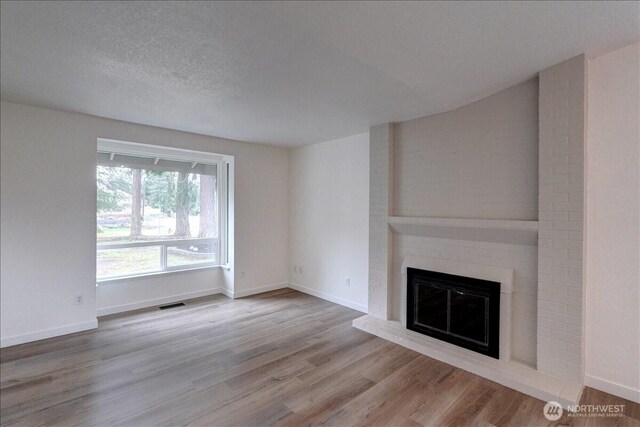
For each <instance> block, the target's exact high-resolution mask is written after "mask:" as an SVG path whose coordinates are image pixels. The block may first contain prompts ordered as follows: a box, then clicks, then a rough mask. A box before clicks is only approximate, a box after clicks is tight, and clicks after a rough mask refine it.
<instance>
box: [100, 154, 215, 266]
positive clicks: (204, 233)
mask: <svg viewBox="0 0 640 427" xmlns="http://www.w3.org/2000/svg"><path fill="white" fill-rule="evenodd" d="M103 157H105V156H103ZM105 158H106V159H109V156H106V157H105ZM115 160H118V156H115ZM115 160H114V161H113V162H111V163H110V164H109V165H106V164H105V162H106V161H107V160H105V159H103V162H102V164H100V165H99V166H98V167H97V171H96V172H97V181H96V182H97V222H96V224H97V227H96V230H97V242H98V245H101V244H103V245H104V244H108V243H114V244H119V243H133V242H135V243H140V242H149V245H150V246H149V247H142V246H140V247H136V248H129V249H100V250H98V251H97V266H98V267H97V277H98V278H106V277H116V276H128V275H136V274H141V273H148V272H157V271H163V270H164V269H165V268H173V267H179V266H185V267H188V266H190V265H195V266H197V265H198V264H203V263H219V260H220V255H219V242H218V240H217V239H218V238H219V232H218V230H219V221H218V218H219V212H218V209H219V208H218V206H219V203H218V194H217V188H218V181H217V167H216V165H202V164H190V163H184V162H183V163H181V164H180V165H178V166H180V167H177V166H176V165H174V164H173V163H176V162H173V163H168V161H164V160H163V161H160V162H159V163H158V164H157V165H156V164H155V163H154V162H155V161H154V159H151V162H146V163H144V162H139V163H138V164H134V163H131V162H129V163H126V162H125V164H124V165H122V166H118V165H117V162H115ZM147 160H149V159H147ZM163 162H164V163H163ZM192 165H193V167H191V166H192ZM168 166H171V167H175V168H174V169H173V170H171V169H167V167H168ZM187 167H188V168H187ZM197 238H202V239H216V240H214V241H215V243H212V241H207V243H205V244H199V245H196V246H189V245H187V246H184V245H182V246H181V245H180V244H178V243H177V242H176V243H175V244H172V242H173V241H175V240H184V239H197ZM158 241H160V242H168V243H169V244H170V245H171V246H168V247H167V256H166V263H164V266H163V259H162V257H161V255H162V249H163V247H162V245H158V244H157V243H158ZM154 243H155V244H154Z"/></svg>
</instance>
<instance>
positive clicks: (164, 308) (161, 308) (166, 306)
mask: <svg viewBox="0 0 640 427" xmlns="http://www.w3.org/2000/svg"><path fill="white" fill-rule="evenodd" d="M176 307H184V303H183V302H178V303H175V304H167V305H161V306H160V307H158V308H159V309H160V310H166V309H168V308H176Z"/></svg>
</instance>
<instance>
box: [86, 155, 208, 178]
mask: <svg viewBox="0 0 640 427" xmlns="http://www.w3.org/2000/svg"><path fill="white" fill-rule="evenodd" d="M98 166H111V167H125V168H131V169H145V170H155V171H169V172H182V173H197V174H200V175H215V174H216V165H208V164H204V163H196V165H195V166H193V167H192V164H191V163H189V162H180V161H176V160H165V159H163V158H159V159H158V160H157V161H156V158H149V157H135V156H127V155H124V154H115V155H113V160H111V153H98Z"/></svg>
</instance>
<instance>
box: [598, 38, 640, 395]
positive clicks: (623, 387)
mask: <svg viewBox="0 0 640 427" xmlns="http://www.w3.org/2000/svg"><path fill="white" fill-rule="evenodd" d="M588 103H589V116H588V135H587V227H586V229H587V232H586V242H587V256H586V273H587V274H586V289H587V313H586V323H587V328H586V382H587V384H588V385H591V386H593V387H595V388H599V389H602V390H604V391H607V392H610V393H613V394H617V395H620V396H622V397H626V398H628V399H632V400H635V401H636V402H640V332H639V331H640V43H635V44H633V45H631V46H627V47H625V48H623V49H619V50H616V51H614V52H611V53H608V54H606V55H603V56H600V57H598V58H595V59H592V60H591V61H589V90H588Z"/></svg>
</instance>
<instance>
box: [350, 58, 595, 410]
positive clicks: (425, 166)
mask: <svg viewBox="0 0 640 427" xmlns="http://www.w3.org/2000/svg"><path fill="white" fill-rule="evenodd" d="M585 114H586V59H585V57H584V56H578V57H575V58H572V59H570V60H567V61H565V62H562V63H560V64H558V65H555V66H553V67H550V68H548V69H546V70H544V71H541V72H540V73H539V75H538V76H536V77H535V78H532V79H531V80H529V81H527V82H524V83H521V84H518V85H516V86H513V87H511V88H508V89H506V90H504V91H502V92H499V93H497V94H495V95H492V96H490V97H488V98H484V99H482V100H480V101H477V102H475V103H472V104H468V105H466V106H464V107H461V108H459V109H457V110H454V111H451V112H447V113H442V114H437V115H433V116H428V117H423V118H420V119H415V120H411V121H408V122H403V123H398V124H384V125H380V126H376V127H374V128H372V129H371V131H370V206H369V212H370V216H369V312H368V315H367V316H364V317H362V318H360V319H356V320H355V321H354V326H356V327H358V328H360V329H363V330H365V331H367V332H370V333H373V334H375V335H378V336H381V337H383V338H386V339H389V340H392V341H395V342H397V343H399V344H400V345H404V346H406V347H409V348H412V349H414V350H416V351H419V352H421V353H423V354H426V355H429V356H431V357H434V358H437V359H440V360H442V361H444V362H447V363H450V364H452V365H455V366H458V367H460V368H462V369H466V370H469V371H471V372H474V373H477V374H478V375H481V376H484V377H487V378H489V379H491V380H494V381H497V382H499V383H502V384H504V385H507V386H509V387H512V388H514V389H517V390H519V391H522V392H524V393H527V394H530V395H532V396H534V397H538V398H541V399H546V400H549V399H554V400H558V401H560V402H561V403H565V404H570V403H576V402H577V401H578V400H579V398H580V394H581V391H582V384H583V378H584V373H583V372H584V354H583V348H584V319H583V316H584V286H583V282H584V281H583V262H582V260H583V232H584V229H583V224H584V221H583V216H584V199H583V192H584V146H585ZM414 267H415V268H421V267H428V268H427V269H428V270H432V271H436V272H441V273H446V274H453V275H463V276H468V277H475V278H478V279H484V280H493V281H498V282H500V283H501V284H502V285H503V288H504V289H506V290H507V292H502V293H501V297H500V301H501V310H500V343H501V346H500V358H499V359H498V360H496V359H492V358H489V357H487V356H484V355H481V354H477V353H475V354H474V353H473V352H470V351H469V350H467V349H464V348H459V347H456V346H454V345H453V344H450V343H445V342H442V341H439V340H437V339H435V338H433V337H428V336H424V335H421V334H418V333H416V332H415V331H411V330H408V329H407V328H406V317H407V314H406V302H407V295H406V287H407V268H414ZM503 301H504V302H503Z"/></svg>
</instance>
